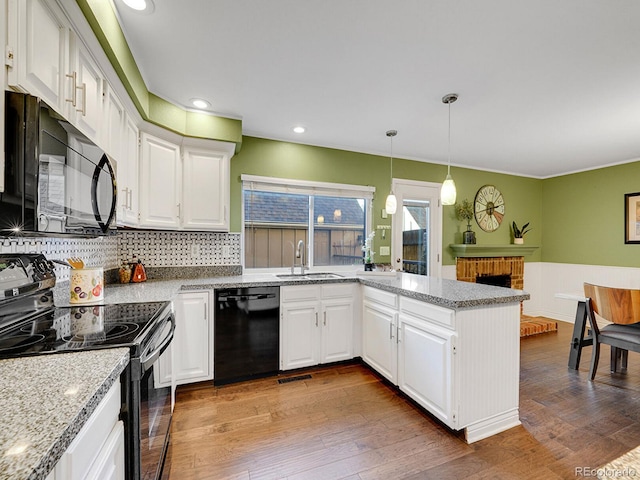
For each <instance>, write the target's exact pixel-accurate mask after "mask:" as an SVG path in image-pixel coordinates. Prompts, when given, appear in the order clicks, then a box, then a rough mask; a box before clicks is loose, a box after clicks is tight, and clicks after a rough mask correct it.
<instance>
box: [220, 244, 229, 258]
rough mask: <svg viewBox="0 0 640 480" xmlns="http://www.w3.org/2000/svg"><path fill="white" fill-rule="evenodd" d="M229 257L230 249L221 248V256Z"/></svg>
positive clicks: (224, 246) (225, 246)
mask: <svg viewBox="0 0 640 480" xmlns="http://www.w3.org/2000/svg"><path fill="white" fill-rule="evenodd" d="M230 255H231V247H230V246H229V245H223V246H222V256H223V257H228V256H230Z"/></svg>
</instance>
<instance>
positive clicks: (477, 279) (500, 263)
mask: <svg viewBox="0 0 640 480" xmlns="http://www.w3.org/2000/svg"><path fill="white" fill-rule="evenodd" d="M506 277H508V279H509V285H506V284H503V283H499V284H498V286H501V287H505V286H508V287H510V288H515V289H517V290H522V289H523V288H524V257H458V258H457V259H456V279H457V280H461V281H463V282H472V283H485V284H489V285H496V283H489V282H492V281H493V282H497V281H500V282H505V283H506V280H505V278H506Z"/></svg>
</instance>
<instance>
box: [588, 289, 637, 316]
mask: <svg viewBox="0 0 640 480" xmlns="http://www.w3.org/2000/svg"><path fill="white" fill-rule="evenodd" d="M584 296H585V297H587V298H589V299H591V309H592V310H593V312H594V313H596V314H597V315H598V316H599V317H602V318H603V319H604V320H606V321H608V322H611V323H617V324H621V325H628V324H631V323H638V322H640V290H632V289H629V288H612V287H602V286H600V285H592V284H590V283H585V284H584Z"/></svg>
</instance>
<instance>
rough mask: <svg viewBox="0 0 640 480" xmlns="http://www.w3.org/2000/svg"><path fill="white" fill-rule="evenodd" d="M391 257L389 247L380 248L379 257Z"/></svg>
mask: <svg viewBox="0 0 640 480" xmlns="http://www.w3.org/2000/svg"><path fill="white" fill-rule="evenodd" d="M386 255H391V250H390V247H380V256H386Z"/></svg>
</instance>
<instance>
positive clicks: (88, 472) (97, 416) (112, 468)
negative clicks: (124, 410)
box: [47, 382, 125, 480]
mask: <svg viewBox="0 0 640 480" xmlns="http://www.w3.org/2000/svg"><path fill="white" fill-rule="evenodd" d="M120 403H121V400H120V383H119V382H116V383H115V384H114V385H113V387H111V389H110V390H109V392H108V393H107V395H106V396H105V397H104V398H103V399H102V401H101V402H100V404H99V405H98V407H97V408H96V410H95V412H93V414H92V415H91V417H89V420H88V421H87V423H86V424H85V425H84V426H83V427H82V429H81V430H80V432H79V433H78V435H77V436H76V438H75V439H74V440H73V442H71V445H69V448H67V450H66V451H65V453H64V454H63V455H62V457H61V458H60V460H59V461H58V463H57V464H56V466H55V468H54V470H53V471H52V472H51V473H50V474H49V476H48V477H47V480H63V479H64V480H79V479H85V478H87V479H93V478H96V479H97V478H99V479H101V480H102V479H107V480H124V478H125V468H124V467H125V465H124V426H123V423H122V421H121V420H118V416H119V414H120Z"/></svg>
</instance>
